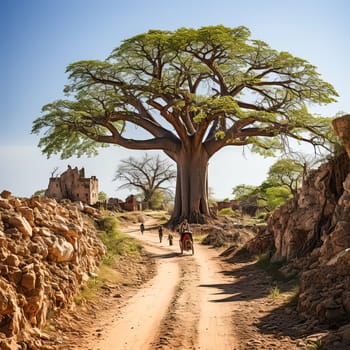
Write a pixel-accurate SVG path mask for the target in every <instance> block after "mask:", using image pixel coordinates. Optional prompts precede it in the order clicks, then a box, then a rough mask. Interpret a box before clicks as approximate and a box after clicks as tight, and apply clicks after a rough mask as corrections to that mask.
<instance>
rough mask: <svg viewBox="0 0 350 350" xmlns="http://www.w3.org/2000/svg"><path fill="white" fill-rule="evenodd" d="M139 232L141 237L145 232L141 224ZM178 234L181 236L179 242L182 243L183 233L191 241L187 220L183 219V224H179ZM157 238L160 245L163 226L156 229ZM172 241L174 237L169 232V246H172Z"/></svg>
mask: <svg viewBox="0 0 350 350" xmlns="http://www.w3.org/2000/svg"><path fill="white" fill-rule="evenodd" d="M140 231H141V234H142V235H143V233H144V231H145V225H144V224H143V223H141V224H140ZM179 232H180V235H181V237H180V241H182V238H183V235H184V234H185V233H189V234H190V237H191V241H192V240H193V239H192V234H191V232H190V225H189V223H188V221H187V219H184V220H183V222H182V223H181V225H180V228H179ZM158 236H159V242H160V243H162V240H163V226H162V225H159V227H158ZM173 240H174V236H173V235H172V234H171V233H170V232H169V234H168V241H169V245H173Z"/></svg>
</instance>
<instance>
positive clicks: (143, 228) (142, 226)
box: [140, 223, 145, 235]
mask: <svg viewBox="0 0 350 350" xmlns="http://www.w3.org/2000/svg"><path fill="white" fill-rule="evenodd" d="M144 230H145V225H144V224H143V223H142V224H141V225H140V231H141V234H142V235H143V231H144Z"/></svg>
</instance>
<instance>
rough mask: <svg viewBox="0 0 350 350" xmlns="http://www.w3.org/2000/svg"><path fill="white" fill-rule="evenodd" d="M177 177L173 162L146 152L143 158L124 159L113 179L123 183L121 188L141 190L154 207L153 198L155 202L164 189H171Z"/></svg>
mask: <svg viewBox="0 0 350 350" xmlns="http://www.w3.org/2000/svg"><path fill="white" fill-rule="evenodd" d="M175 179H176V170H175V169H174V166H173V165H172V164H170V163H169V162H168V161H167V160H165V159H161V158H160V156H159V155H157V156H156V157H151V156H149V155H148V154H147V153H146V154H145V156H144V157H143V158H142V159H141V160H138V159H135V158H133V157H129V158H128V159H124V160H122V161H121V165H119V166H118V168H117V171H116V173H115V177H114V178H113V181H119V182H122V183H123V184H122V185H121V186H119V187H118V188H119V189H122V188H129V189H135V190H137V191H138V192H141V193H142V195H143V200H144V201H145V202H148V203H149V204H150V207H151V208H152V198H153V203H155V202H158V201H159V195H160V194H161V193H162V191H170V188H169V186H170V185H171V183H172V182H173V181H174V180H175ZM157 196H158V199H156V198H157ZM163 199H164V195H163Z"/></svg>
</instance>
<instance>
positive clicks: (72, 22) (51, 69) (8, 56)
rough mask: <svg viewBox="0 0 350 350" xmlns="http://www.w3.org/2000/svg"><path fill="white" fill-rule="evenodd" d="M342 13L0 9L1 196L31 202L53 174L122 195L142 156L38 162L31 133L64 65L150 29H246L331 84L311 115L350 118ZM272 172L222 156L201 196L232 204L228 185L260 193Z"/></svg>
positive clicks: (328, 2) (316, 5) (219, 1)
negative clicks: (122, 168) (121, 185)
mask: <svg viewBox="0 0 350 350" xmlns="http://www.w3.org/2000/svg"><path fill="white" fill-rule="evenodd" d="M349 13H350V2H349V1H348V0H294V1H291V0H284V1H281V0H266V1H261V0H245V1H243V0H241V1H236V0H216V1H208V0H204V1H197V0H192V1H189V0H186V1H185V0H177V1H172V2H170V1H164V0H149V1H147V0H143V1H142V0H129V1H124V0H123V1H121V0H114V1H113V0H1V1H0V44H1V46H0V47H1V55H0V63H1V67H2V72H1V84H0V106H1V114H0V121H1V124H0V125H1V126H0V192H1V191H2V190H3V189H5V188H6V189H8V190H10V191H12V193H13V194H15V195H17V196H30V195H32V194H33V193H34V192H35V191H36V190H39V189H44V188H46V187H47V184H48V178H49V176H50V174H51V172H52V170H53V169H54V168H55V167H58V168H59V171H60V172H62V171H64V170H65V169H66V168H67V165H68V164H70V165H72V166H78V167H79V168H80V167H82V166H85V169H86V174H87V176H92V175H96V176H97V177H98V178H99V180H100V190H101V191H105V192H107V194H108V195H109V196H113V197H115V196H117V197H120V198H123V197H124V196H125V195H126V193H125V192H117V191H116V188H117V187H118V184H117V183H115V182H113V181H112V179H113V175H114V173H115V170H116V167H117V165H118V161H119V160H120V159H125V158H127V157H128V156H129V155H134V156H136V157H137V156H138V155H139V154H140V153H138V152H136V151H127V150H123V149H121V148H113V149H107V150H104V151H103V152H101V154H100V155H99V156H98V157H97V158H93V159H88V158H86V157H83V158H81V159H69V160H60V159H59V158H58V157H53V158H50V159H46V156H43V155H41V152H40V149H38V148H37V144H38V141H39V139H38V137H37V136H36V135H31V133H30V131H31V127H32V122H33V120H34V119H36V118H37V117H39V116H40V115H41V114H40V111H41V107H42V106H43V105H45V104H47V103H49V102H52V101H53V100H56V99H59V98H62V97H63V92H62V90H63V87H64V85H65V84H66V82H67V76H66V74H65V69H66V66H67V65H68V64H70V63H72V62H75V61H78V60H82V59H100V60H103V59H105V58H106V57H107V56H108V55H109V53H110V52H111V51H112V50H113V49H114V48H115V47H117V46H119V44H120V43H121V42H122V40H124V39H127V38H129V37H131V36H133V35H135V34H139V33H143V32H146V31H148V30H149V29H167V30H175V29H177V28H179V27H193V28H199V27H202V26H207V25H217V24H224V25H226V26H229V27H236V26H239V25H244V26H247V27H248V28H249V29H250V30H251V32H252V38H254V39H261V40H264V41H266V42H267V43H268V44H269V45H270V46H271V47H272V48H274V49H277V50H281V51H288V52H290V53H292V54H293V55H295V56H298V57H301V58H304V59H307V60H308V61H309V62H310V63H312V64H314V65H315V66H317V67H318V72H319V73H320V74H321V75H322V78H323V79H324V80H326V81H328V82H329V83H331V84H333V86H334V87H335V89H336V90H337V91H338V93H339V95H340V96H339V98H338V102H337V103H334V104H332V105H328V106H315V107H313V109H312V111H314V112H317V113H320V114H322V115H327V116H334V115H335V114H336V113H337V112H339V111H345V112H347V113H350V69H349V66H348V60H349V57H350V45H349V36H350V21H349V18H348V14H349ZM273 162H274V160H273V159H264V158H261V157H258V156H253V155H250V154H249V153H246V154H245V155H243V153H242V149H239V148H229V149H225V150H223V151H221V152H220V153H218V154H217V155H216V156H214V158H213V159H212V160H211V162H210V164H209V186H210V187H212V188H213V191H214V194H215V197H217V198H218V199H223V198H225V197H231V192H232V187H234V186H235V185H238V184H240V183H246V184H252V185H258V184H260V183H261V181H263V180H264V179H265V177H266V172H267V170H268V167H269V166H270V165H271V164H272V163H273Z"/></svg>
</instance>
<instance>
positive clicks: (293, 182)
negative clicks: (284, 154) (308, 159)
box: [267, 158, 305, 192]
mask: <svg viewBox="0 0 350 350" xmlns="http://www.w3.org/2000/svg"><path fill="white" fill-rule="evenodd" d="M304 171H305V169H304V165H303V164H301V163H299V162H297V161H296V160H294V159H288V158H287V159H279V160H278V161H277V162H275V163H274V164H273V165H272V166H271V167H270V169H269V172H268V178H267V180H268V181H270V182H272V183H275V184H277V185H280V186H287V187H288V188H289V189H290V191H291V192H292V191H296V190H297V189H298V188H299V187H300V185H301V182H302V178H303V174H304Z"/></svg>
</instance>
